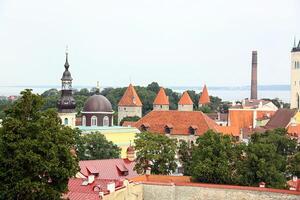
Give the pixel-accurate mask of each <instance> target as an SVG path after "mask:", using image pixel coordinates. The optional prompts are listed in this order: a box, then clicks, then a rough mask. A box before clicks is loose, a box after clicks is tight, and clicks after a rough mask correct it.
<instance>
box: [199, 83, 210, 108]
mask: <svg viewBox="0 0 300 200" xmlns="http://www.w3.org/2000/svg"><path fill="white" fill-rule="evenodd" d="M209 103H210V99H209V95H208V91H207V87H206V85H204V87H203V90H202V94H201V96H200V98H199V104H201V105H205V104H209Z"/></svg>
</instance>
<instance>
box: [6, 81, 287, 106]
mask: <svg viewBox="0 0 300 200" xmlns="http://www.w3.org/2000/svg"><path fill="white" fill-rule="evenodd" d="M51 88H56V89H60V86H0V96H10V95H19V94H20V92H21V91H23V90H24V89H32V91H33V92H34V93H38V94H42V93H43V92H44V91H46V90H48V89H51ZM74 88H75V89H78V90H79V89H81V88H88V89H91V88H93V87H92V86H74ZM104 88H105V87H104ZM167 88H170V89H172V90H174V91H176V92H179V93H182V92H183V91H186V90H194V91H196V92H200V91H201V90H202V88H200V87H192V86H180V87H178V86H176V87H175V86H169V87H167ZM208 92H209V95H211V96H218V97H219V98H221V99H222V100H223V101H240V100H242V99H245V98H249V96H250V87H249V86H242V87H240V86H239V87H226V86H222V87H209V88H208ZM258 98H270V99H274V98H278V99H280V100H281V101H282V102H285V103H288V102H289V101H290V87H289V85H264V86H259V87H258Z"/></svg>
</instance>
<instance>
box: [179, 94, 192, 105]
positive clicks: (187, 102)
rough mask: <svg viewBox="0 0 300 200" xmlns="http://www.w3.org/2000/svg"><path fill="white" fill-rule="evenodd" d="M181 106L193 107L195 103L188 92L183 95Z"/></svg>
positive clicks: (180, 101)
mask: <svg viewBox="0 0 300 200" xmlns="http://www.w3.org/2000/svg"><path fill="white" fill-rule="evenodd" d="M178 104H179V105H193V101H192V99H191V97H190V95H189V93H188V92H187V91H185V92H184V93H183V95H182V96H181V98H180V100H179V102H178Z"/></svg>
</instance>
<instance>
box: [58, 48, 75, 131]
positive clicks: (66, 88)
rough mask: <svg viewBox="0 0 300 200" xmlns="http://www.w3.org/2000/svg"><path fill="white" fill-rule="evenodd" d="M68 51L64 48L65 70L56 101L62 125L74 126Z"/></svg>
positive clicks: (73, 103) (73, 102) (73, 105)
mask: <svg viewBox="0 0 300 200" xmlns="http://www.w3.org/2000/svg"><path fill="white" fill-rule="evenodd" d="M69 67H70V65H69V61H68V51H67V50H66V62H65V71H64V73H63V76H62V78H61V97H60V99H59V100H58V102H57V108H58V113H59V117H60V118H61V120H62V123H63V124H64V125H68V126H75V118H76V112H75V108H76V102H75V99H74V97H73V90H72V80H73V78H72V76H71V72H70V71H69Z"/></svg>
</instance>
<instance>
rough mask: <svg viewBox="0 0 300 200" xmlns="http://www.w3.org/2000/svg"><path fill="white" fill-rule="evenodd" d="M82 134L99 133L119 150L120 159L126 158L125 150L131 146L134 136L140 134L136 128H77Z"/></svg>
mask: <svg viewBox="0 0 300 200" xmlns="http://www.w3.org/2000/svg"><path fill="white" fill-rule="evenodd" d="M77 128H79V129H80V130H81V131H82V133H83V134H93V133H95V132H98V133H101V134H103V135H104V136H105V138H106V139H107V140H108V141H111V142H113V143H114V144H116V145H117V146H118V147H120V148H121V158H126V156H127V155H126V150H127V148H128V147H129V146H130V145H133V143H134V139H135V136H136V135H137V134H138V133H140V131H139V130H138V129H137V128H134V127H122V126H112V127H96V126H95V127H93V126H91V127H87V126H78V127H77Z"/></svg>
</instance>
